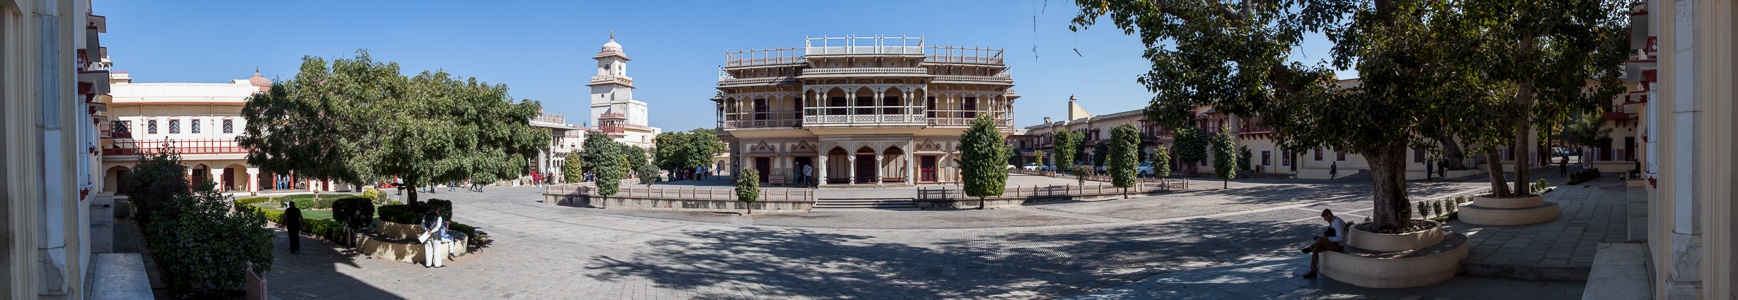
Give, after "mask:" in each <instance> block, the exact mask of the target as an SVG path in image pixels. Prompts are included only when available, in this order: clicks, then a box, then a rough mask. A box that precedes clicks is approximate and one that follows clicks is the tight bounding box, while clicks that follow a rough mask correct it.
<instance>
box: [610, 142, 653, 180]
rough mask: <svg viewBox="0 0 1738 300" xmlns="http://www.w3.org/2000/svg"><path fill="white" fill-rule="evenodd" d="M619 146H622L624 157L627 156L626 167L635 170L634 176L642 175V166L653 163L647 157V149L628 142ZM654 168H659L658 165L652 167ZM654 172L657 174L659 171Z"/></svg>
mask: <svg viewBox="0 0 1738 300" xmlns="http://www.w3.org/2000/svg"><path fill="white" fill-rule="evenodd" d="M618 146H619V147H621V149H622V157H624V158H627V160H626V161H627V163H628V164H627V166H626V167H627V168H628V170H631V171H633V172H634V176H641V175H640V167H645V166H650V165H651V161H650V160H647V159H646V149H644V148H640V147H639V146H629V145H626V144H618ZM652 168H653V169H654V170H655V169H657V167H652ZM653 174H657V173H653Z"/></svg>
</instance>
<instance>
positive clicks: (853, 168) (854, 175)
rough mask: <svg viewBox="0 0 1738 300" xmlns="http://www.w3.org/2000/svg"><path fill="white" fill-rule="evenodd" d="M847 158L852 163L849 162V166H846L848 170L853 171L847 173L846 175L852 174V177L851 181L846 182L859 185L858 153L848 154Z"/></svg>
mask: <svg viewBox="0 0 1738 300" xmlns="http://www.w3.org/2000/svg"><path fill="white" fill-rule="evenodd" d="M845 160H847V161H850V163H847V165H848V166H846V167H847V168H848V170H851V172H849V173H847V174H845V175H850V177H849V178H850V179H851V181H850V182H847V183H845V184H849V185H857V155H856V154H847V155H846V156H845Z"/></svg>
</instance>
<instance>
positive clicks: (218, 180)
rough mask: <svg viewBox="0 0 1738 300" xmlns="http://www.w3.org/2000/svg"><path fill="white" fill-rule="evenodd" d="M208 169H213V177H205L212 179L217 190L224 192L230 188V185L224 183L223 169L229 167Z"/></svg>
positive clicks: (207, 179) (208, 179)
mask: <svg viewBox="0 0 1738 300" xmlns="http://www.w3.org/2000/svg"><path fill="white" fill-rule="evenodd" d="M207 170H211V172H210V173H211V177H208V178H205V180H206V181H211V182H212V183H213V185H216V186H217V191H219V192H222V191H224V190H227V189H229V186H225V185H223V170H227V168H210V169H207Z"/></svg>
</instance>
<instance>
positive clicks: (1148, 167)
mask: <svg viewBox="0 0 1738 300" xmlns="http://www.w3.org/2000/svg"><path fill="white" fill-rule="evenodd" d="M1135 173H1137V174H1140V175H1141V177H1153V174H1158V172H1156V171H1153V163H1152V162H1141V165H1140V166H1139V167H1135Z"/></svg>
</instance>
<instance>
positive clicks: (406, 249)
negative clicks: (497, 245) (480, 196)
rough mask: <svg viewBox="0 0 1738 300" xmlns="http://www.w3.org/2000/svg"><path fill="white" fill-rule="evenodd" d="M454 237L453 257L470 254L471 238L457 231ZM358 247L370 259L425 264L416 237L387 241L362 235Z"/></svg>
mask: <svg viewBox="0 0 1738 300" xmlns="http://www.w3.org/2000/svg"><path fill="white" fill-rule="evenodd" d="M419 234H420V233H419ZM452 235H453V242H452V243H448V244H447V246H448V247H451V248H450V249H451V250H452V252H453V255H454V256H465V255H466V254H469V253H470V251H468V250H467V249H468V247H469V243H467V242H465V241H466V240H469V238H468V237H467V236H465V233H463V232H456V231H455V232H452ZM356 245H357V246H356V250H357V251H358V252H361V253H362V254H364V255H368V256H369V257H373V258H379V259H390V260H396V261H402V262H407V263H417V264H420V263H422V262H423V255H422V253H423V244H422V243H419V242H417V241H416V237H414V236H413V237H411V238H410V239H387V238H384V237H382V236H378V235H362V236H358V237H357V238H356Z"/></svg>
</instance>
